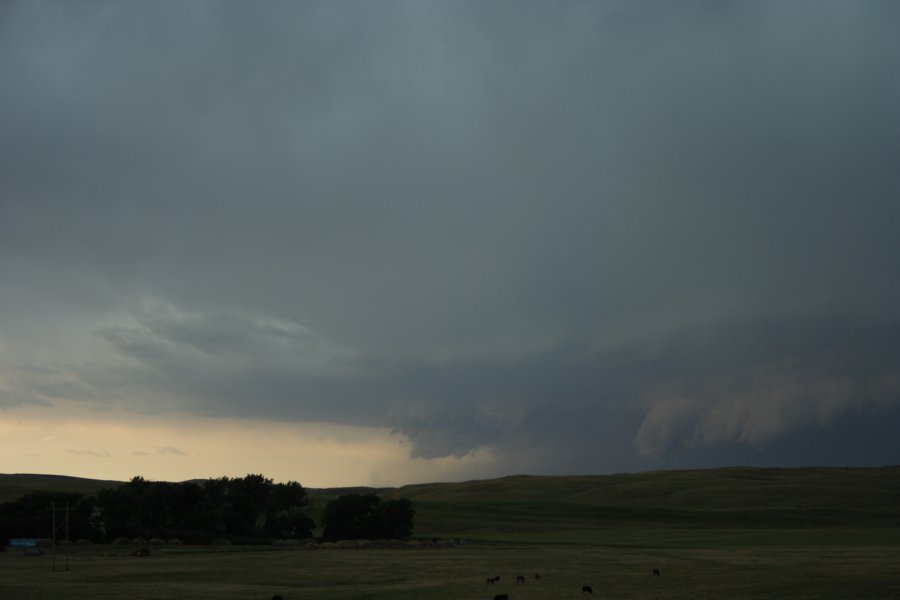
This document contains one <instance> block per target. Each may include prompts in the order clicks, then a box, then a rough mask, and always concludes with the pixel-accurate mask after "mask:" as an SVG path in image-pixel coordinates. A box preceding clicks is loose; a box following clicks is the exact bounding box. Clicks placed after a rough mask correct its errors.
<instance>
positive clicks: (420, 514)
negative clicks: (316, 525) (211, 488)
mask: <svg viewBox="0 0 900 600" xmlns="http://www.w3.org/2000/svg"><path fill="white" fill-rule="evenodd" d="M5 480H6V481H10V482H12V483H14V484H15V485H9V486H6V489H5V490H4V485H3V484H4V481H5ZM25 484H27V486H26V485H25ZM100 484H101V482H95V481H90V480H87V481H83V482H81V481H78V480H77V479H75V478H68V479H62V478H51V479H47V480H45V481H42V480H41V479H40V476H34V477H29V478H28V479H27V480H26V478H23V477H21V476H0V496H2V495H3V494H4V492H5V494H6V496H7V497H15V496H16V494H21V493H24V491H26V488H27V487H30V486H41V487H43V488H44V489H46V488H48V487H50V486H60V487H62V486H65V488H66V489H83V490H84V491H85V492H86V493H90V491H91V490H93V489H95V487H96V486H98V485H100ZM113 484H114V482H113ZM344 491H345V490H310V497H311V501H312V502H311V511H310V514H311V516H313V517H314V518H315V519H316V520H317V521H318V517H319V515H320V514H321V511H322V509H323V507H324V506H325V504H326V502H327V501H328V500H329V499H331V498H334V497H336V496H337V495H338V494H339V493H344ZM353 491H362V492H365V491H366V489H364V488H362V489H358V490H357V489H354V490H353ZM373 491H376V490H373ZM377 492H378V493H380V494H382V495H383V496H384V497H386V498H391V497H408V498H410V499H411V500H412V502H413V506H414V508H415V510H416V527H415V536H416V537H417V538H420V539H427V538H441V539H454V540H465V543H464V544H459V545H455V546H453V547H449V548H440V547H438V548H408V549H400V548H391V549H388V548H370V549H324V548H320V549H306V548H298V547H280V546H237V545H235V546H226V547H221V546H191V545H186V546H163V547H159V546H153V547H151V555H150V556H149V557H135V556H131V553H132V552H133V551H134V547H130V546H112V545H110V546H107V545H103V544H97V545H94V546H85V547H82V546H73V547H71V549H70V552H71V554H70V557H69V565H70V570H69V571H55V572H54V571H52V570H51V567H52V558H51V556H49V555H44V556H38V557H28V556H23V555H22V554H21V552H17V551H12V550H8V551H7V552H3V553H0V600H6V599H7V598H15V599H41V600H54V599H63V598H64V599H66V600H71V599H73V598H75V599H79V598H91V599H105V598H109V599H113V598H115V599H116V600H120V599H121V598H128V599H133V600H191V599H200V598H223V599H232V600H270V599H271V598H272V596H273V595H275V594H279V595H281V596H282V597H283V598H284V600H294V599H300V598H303V599H310V598H312V599H322V600H329V599H335V600H343V599H348V600H349V599H351V598H352V599H354V600H360V599H363V600H364V599H372V600H379V599H385V600H386V599H388V598H390V599H391V600H403V599H419V600H422V599H426V600H464V599H471V600H479V599H484V600H492V599H493V598H494V596H495V595H497V594H504V593H505V594H508V597H509V600H540V599H554V600H562V599H565V598H573V599H575V598H587V597H591V598H600V599H610V600H612V599H619V600H628V599H634V600H638V599H656V600H668V599H671V600H680V599H684V600H687V599H693V600H697V599H699V600H712V599H768V598H772V599H774V598H779V599H782V598H791V599H804V598H808V599H813V598H817V599H828V598H835V599H838V598H840V599H847V598H852V599H854V600H868V599H897V598H900V568H898V565H900V468H898V467H885V468H879V469H827V468H818V469H745V468H737V469H719V470H708V471H669V472H656V473H640V474H633V475H610V476H588V477H566V476H558V477H533V476H512V477H505V478H500V479H494V480H484V481H471V482H460V483H434V484H423V485H415V486H405V487H402V488H395V489H381V490H377ZM56 561H57V565H58V566H60V567H61V566H62V565H63V559H62V555H61V554H58V555H57V559H56ZM653 569H658V570H659V571H660V575H659V576H654V575H653V574H652V572H653ZM535 573H540V574H541V580H540V581H536V580H535V579H534V574H535ZM520 574H521V575H523V576H524V577H525V582H524V583H517V582H516V581H515V578H516V576H517V575H520ZM495 576H500V578H501V579H500V582H498V583H494V584H487V583H486V582H485V580H486V579H487V578H489V577H495ZM583 585H590V586H591V587H592V589H593V594H592V595H590V596H588V595H587V594H582V591H581V588H582V586H583Z"/></svg>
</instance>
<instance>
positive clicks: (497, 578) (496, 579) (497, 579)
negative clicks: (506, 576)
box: [484, 575, 500, 583]
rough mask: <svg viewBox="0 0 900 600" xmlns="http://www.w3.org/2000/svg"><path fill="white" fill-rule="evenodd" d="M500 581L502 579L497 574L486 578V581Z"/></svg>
mask: <svg viewBox="0 0 900 600" xmlns="http://www.w3.org/2000/svg"><path fill="white" fill-rule="evenodd" d="M498 581H500V576H499V575H497V576H496V577H488V578H487V579H485V580H484V582H485V583H497V582H498Z"/></svg>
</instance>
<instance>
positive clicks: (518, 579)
mask: <svg viewBox="0 0 900 600" xmlns="http://www.w3.org/2000/svg"><path fill="white" fill-rule="evenodd" d="M516 582H517V583H525V576H524V575H516Z"/></svg>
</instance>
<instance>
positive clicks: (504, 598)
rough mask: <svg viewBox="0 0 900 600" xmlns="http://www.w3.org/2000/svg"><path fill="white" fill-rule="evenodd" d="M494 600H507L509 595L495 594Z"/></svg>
mask: <svg viewBox="0 0 900 600" xmlns="http://www.w3.org/2000/svg"><path fill="white" fill-rule="evenodd" d="M494 600H509V594H497V595H496V596H494Z"/></svg>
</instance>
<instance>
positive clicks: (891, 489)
mask: <svg viewBox="0 0 900 600" xmlns="http://www.w3.org/2000/svg"><path fill="white" fill-rule="evenodd" d="M385 494H386V495H387V496H390V497H397V496H403V497H406V498H409V499H410V500H413V501H414V502H441V503H446V502H463V503H465V502H483V501H490V502H494V503H501V504H503V503H510V502H511V503H522V502H551V501H552V502H567V503H573V504H593V505H602V506H621V507H625V506H629V507H643V508H651V507H652V508H661V509H662V508H665V509H676V510H740V509H744V510H746V509H757V510H759V509H797V508H806V509H809V508H818V509H823V508H851V507H852V508H856V509H866V508H869V509H875V508H884V507H890V506H898V505H900V466H890V467H879V468H836V467H835V468H833V467H810V468H789V469H766V468H750V467H731V468H724V469H700V470H681V471H652V472H645V473H627V474H618V475H587V476H535V475H512V476H509V477H502V478H499V479H487V480H478V481H466V482H461V483H427V484H420V485H407V486H403V487H400V488H396V489H394V490H391V491H388V492H385Z"/></svg>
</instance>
